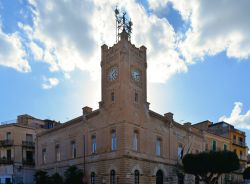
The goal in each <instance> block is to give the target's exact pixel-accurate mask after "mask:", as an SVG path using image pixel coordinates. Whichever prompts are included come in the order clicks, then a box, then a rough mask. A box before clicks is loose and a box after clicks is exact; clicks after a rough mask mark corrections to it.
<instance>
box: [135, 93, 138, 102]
mask: <svg viewBox="0 0 250 184" xmlns="http://www.w3.org/2000/svg"><path fill="white" fill-rule="evenodd" d="M135 102H138V93H135Z"/></svg>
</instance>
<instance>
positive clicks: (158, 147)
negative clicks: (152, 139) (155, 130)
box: [155, 138, 161, 156]
mask: <svg viewBox="0 0 250 184" xmlns="http://www.w3.org/2000/svg"><path fill="white" fill-rule="evenodd" d="M155 151H156V155H157V156H161V139H160V138H157V140H156V150H155Z"/></svg>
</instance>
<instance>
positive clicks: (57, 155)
mask: <svg viewBox="0 0 250 184" xmlns="http://www.w3.org/2000/svg"><path fill="white" fill-rule="evenodd" d="M55 157H56V161H57V162H58V161H60V160H61V153H60V146H59V145H56V147H55Z"/></svg>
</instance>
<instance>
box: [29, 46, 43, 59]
mask: <svg viewBox="0 0 250 184" xmlns="http://www.w3.org/2000/svg"><path fill="white" fill-rule="evenodd" d="M29 47H30V49H31V50H32V53H33V55H34V59H35V60H42V59H43V49H42V48H41V47H39V46H38V45H37V44H36V43H35V42H30V44H29Z"/></svg>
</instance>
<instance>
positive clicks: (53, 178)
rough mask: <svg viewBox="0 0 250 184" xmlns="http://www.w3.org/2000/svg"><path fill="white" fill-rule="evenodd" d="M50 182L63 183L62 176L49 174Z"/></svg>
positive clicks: (52, 183)
mask: <svg viewBox="0 0 250 184" xmlns="http://www.w3.org/2000/svg"><path fill="white" fill-rule="evenodd" d="M49 183H50V184H63V178H62V177H61V176H60V174H58V173H55V174H53V175H52V176H50V182H49Z"/></svg>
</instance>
